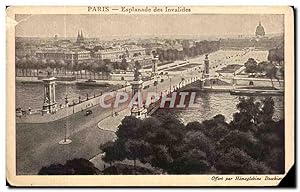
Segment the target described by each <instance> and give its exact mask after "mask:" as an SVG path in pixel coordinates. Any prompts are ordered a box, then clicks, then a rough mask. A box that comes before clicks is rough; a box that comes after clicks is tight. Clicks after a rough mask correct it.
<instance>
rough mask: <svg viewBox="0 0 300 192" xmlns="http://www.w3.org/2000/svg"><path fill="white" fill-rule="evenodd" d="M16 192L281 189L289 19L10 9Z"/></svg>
mask: <svg viewBox="0 0 300 192" xmlns="http://www.w3.org/2000/svg"><path fill="white" fill-rule="evenodd" d="M6 12H7V17H6V23H7V25H6V32H7V33H6V35H7V63H6V65H7V93H6V94H7V130H6V131H7V154H6V159H7V170H6V171H7V173H6V174H7V181H8V183H9V184H10V185H11V186H100V187H101V186H111V187H118V186H173V187H174V186H193V187H197V186H198V187H201V186H252V187H255V186H278V185H280V183H281V182H282V180H283V179H284V178H285V176H286V175H287V173H288V172H289V171H290V169H291V168H292V167H293V166H294V163H295V162H294V160H295V154H294V152H295V150H294V148H295V146H294V144H295V140H294V138H295V137H294V131H295V127H294V126H295V124H294V118H295V117H294V110H295V109H294V91H295V87H294V74H295V73H294V70H295V69H294V14H293V8H291V7H288V6H286V7H242V6H241V7H238V6H236V7H201V6H113V7H110V6H80V7H79V6H78V7H72V6H64V7H57V6H56V7H55V6H53V7H43V6H32V7H30V6H28V7H22V6H19V7H18V6H12V7H7V10H6Z"/></svg>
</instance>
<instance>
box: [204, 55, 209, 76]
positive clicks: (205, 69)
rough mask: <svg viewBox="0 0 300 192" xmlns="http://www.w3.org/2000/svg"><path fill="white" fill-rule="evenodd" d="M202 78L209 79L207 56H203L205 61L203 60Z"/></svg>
mask: <svg viewBox="0 0 300 192" xmlns="http://www.w3.org/2000/svg"><path fill="white" fill-rule="evenodd" d="M204 78H209V59H208V54H206V55H205V59H204Z"/></svg>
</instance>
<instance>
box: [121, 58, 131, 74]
mask: <svg viewBox="0 0 300 192" xmlns="http://www.w3.org/2000/svg"><path fill="white" fill-rule="evenodd" d="M128 66H129V64H128V63H127V61H126V59H125V58H123V59H122V62H121V64H120V69H122V70H124V71H126V70H127V68H128Z"/></svg>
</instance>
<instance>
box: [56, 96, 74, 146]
mask: <svg viewBox="0 0 300 192" xmlns="http://www.w3.org/2000/svg"><path fill="white" fill-rule="evenodd" d="M65 100H66V101H65V102H66V108H65V109H66V110H67V117H66V122H65V124H64V139H63V140H61V141H60V142H58V144H60V145H68V144H70V143H72V140H71V139H68V138H67V134H68V127H69V108H68V96H67V95H66V97H65Z"/></svg>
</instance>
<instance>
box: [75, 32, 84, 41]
mask: <svg viewBox="0 0 300 192" xmlns="http://www.w3.org/2000/svg"><path fill="white" fill-rule="evenodd" d="M83 42H84V37H83V33H82V30H81V31H80V33H79V31H78V34H77V40H76V43H83Z"/></svg>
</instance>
